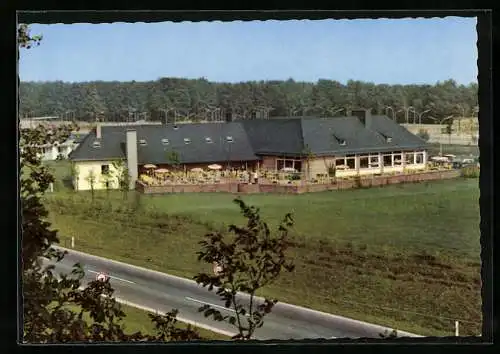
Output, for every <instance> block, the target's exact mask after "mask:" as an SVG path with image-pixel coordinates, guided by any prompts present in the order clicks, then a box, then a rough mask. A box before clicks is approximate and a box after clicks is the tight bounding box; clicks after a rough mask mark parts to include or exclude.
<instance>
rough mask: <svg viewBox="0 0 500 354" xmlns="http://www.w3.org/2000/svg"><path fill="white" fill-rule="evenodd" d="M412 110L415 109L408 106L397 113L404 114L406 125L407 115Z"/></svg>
mask: <svg viewBox="0 0 500 354" xmlns="http://www.w3.org/2000/svg"><path fill="white" fill-rule="evenodd" d="M412 109H415V108H413V107H412V106H409V107H404V108H402V109H400V110H399V111H398V112H405V120H406V124H408V113H409V112H410V110H412Z"/></svg>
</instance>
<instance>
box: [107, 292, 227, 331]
mask: <svg viewBox="0 0 500 354" xmlns="http://www.w3.org/2000/svg"><path fill="white" fill-rule="evenodd" d="M115 300H116V302H119V303H121V304H123V305H127V306H131V307H135V308H137V309H139V310H143V311H148V312H151V313H160V314H163V313H165V312H163V311H160V310H155V309H152V308H150V307H146V306H142V305H138V304H135V303H133V302H130V301H126V300H123V299H120V298H118V297H115ZM175 319H176V320H178V321H180V322H184V323H186V324H189V325H191V326H195V327H198V328H203V329H206V330H208V331H212V332H215V333H219V334H222V335H224V336H228V337H233V336H234V335H236V333H233V332H229V331H225V330H223V329H219V328H216V327H212V326H209V325H206V324H203V323H199V322H196V321H191V320H188V319H186V318H183V317H180V316H177V317H176V318H175Z"/></svg>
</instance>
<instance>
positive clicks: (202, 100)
mask: <svg viewBox="0 0 500 354" xmlns="http://www.w3.org/2000/svg"><path fill="white" fill-rule="evenodd" d="M477 88H478V86H477V84H475V83H472V84H470V85H467V86H465V85H458V84H457V83H456V82H455V81H454V80H447V81H443V82H438V83H436V84H435V85H386V84H373V83H369V82H362V81H352V80H351V81H349V82H347V84H345V85H344V84H341V83H340V82H337V81H332V80H319V81H318V82H316V83H307V82H296V81H294V80H292V79H289V80H286V81H250V82H241V83H234V84H230V83H214V82H209V81H207V80H206V79H204V78H201V79H181V78H162V79H159V80H156V81H147V82H136V81H131V82H117V81H114V82H104V81H93V82H83V83H66V82H62V81H55V82H21V84H20V102H21V103H20V113H21V116H22V117H34V116H49V115H50V116H54V115H57V116H61V117H64V118H66V119H75V118H76V119H78V120H89V121H93V120H95V119H96V118H98V119H100V120H103V121H127V120H138V119H147V120H151V119H152V120H158V119H160V118H161V117H164V116H165V115H167V116H168V117H169V118H170V117H173V116H174V115H175V114H177V116H178V117H190V118H191V119H206V118H214V117H215V116H219V117H222V116H223V115H224V112H228V111H232V112H233V114H235V115H236V117H239V118H246V119H249V118H252V117H254V118H258V117H264V116H271V117H272V116H292V115H305V116H308V115H319V116H332V115H344V114H345V113H346V111H347V112H348V111H349V110H350V109H352V108H356V107H363V108H372V110H373V112H374V113H378V114H387V115H389V116H391V117H392V116H393V114H396V116H397V120H398V122H404V121H405V120H406V119H409V120H410V121H413V117H414V116H415V113H414V112H416V113H417V115H418V114H419V113H422V112H424V111H426V110H430V111H428V112H427V114H424V115H422V117H421V118H422V122H426V121H428V122H431V121H429V120H428V119H429V118H428V116H432V117H435V118H444V117H447V116H450V115H455V116H464V115H465V116H472V114H473V112H474V109H475V107H477V104H478V97H477ZM388 106H389V107H391V108H392V110H391V108H387V107H388ZM411 107H413V109H411ZM217 109H218V110H217ZM342 109H343V110H342ZM175 112H177V113H175Z"/></svg>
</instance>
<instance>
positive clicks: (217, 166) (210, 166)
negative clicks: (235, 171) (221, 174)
mask: <svg viewBox="0 0 500 354" xmlns="http://www.w3.org/2000/svg"><path fill="white" fill-rule="evenodd" d="M208 168H209V169H211V170H220V169H221V168H222V166H221V165H216V164H213V165H209V166H208Z"/></svg>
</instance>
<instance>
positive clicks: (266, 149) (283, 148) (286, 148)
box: [241, 118, 304, 156]
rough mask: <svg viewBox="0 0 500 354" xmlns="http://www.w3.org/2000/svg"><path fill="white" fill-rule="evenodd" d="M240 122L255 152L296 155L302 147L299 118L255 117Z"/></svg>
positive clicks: (260, 153)
mask: <svg viewBox="0 0 500 354" xmlns="http://www.w3.org/2000/svg"><path fill="white" fill-rule="evenodd" d="M241 123H242V124H243V126H244V128H245V131H246V132H247V134H248V138H249V139H250V142H251V144H252V147H253V149H254V152H255V153H256V154H259V155H265V154H269V155H282V156H284V155H297V154H300V153H301V152H302V150H303V148H304V144H303V139H302V129H301V119H297V118H277V119H276V118H273V119H265V120H261V119H255V120H247V121H241Z"/></svg>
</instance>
